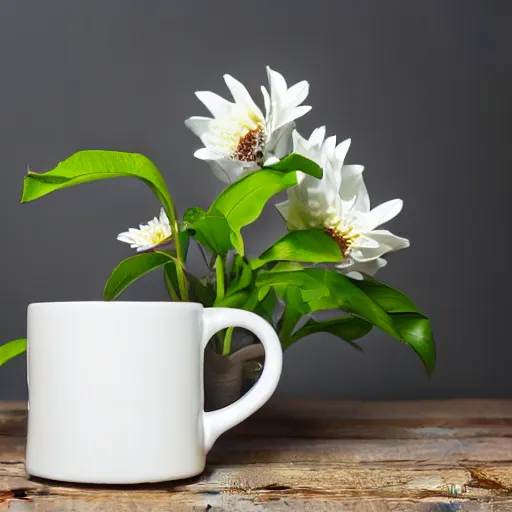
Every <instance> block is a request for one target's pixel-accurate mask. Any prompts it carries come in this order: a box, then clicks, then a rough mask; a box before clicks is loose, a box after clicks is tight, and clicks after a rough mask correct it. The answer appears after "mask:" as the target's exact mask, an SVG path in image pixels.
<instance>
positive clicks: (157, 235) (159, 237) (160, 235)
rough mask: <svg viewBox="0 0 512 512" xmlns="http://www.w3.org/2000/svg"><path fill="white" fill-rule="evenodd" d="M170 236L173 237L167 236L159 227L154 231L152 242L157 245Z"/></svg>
mask: <svg viewBox="0 0 512 512" xmlns="http://www.w3.org/2000/svg"><path fill="white" fill-rule="evenodd" d="M168 238H171V237H169V236H165V233H164V232H163V231H162V230H161V229H159V230H157V231H155V232H154V233H153V236H152V237H151V242H152V243H153V244H155V245H156V244H160V243H162V242H164V241H165V240H167V239H168Z"/></svg>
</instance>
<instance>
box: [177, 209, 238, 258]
mask: <svg viewBox="0 0 512 512" xmlns="http://www.w3.org/2000/svg"><path fill="white" fill-rule="evenodd" d="M183 220H184V223H185V225H186V227H187V228H188V229H189V230H190V232H191V234H192V236H193V237H194V238H195V239H196V240H197V241H198V242H199V243H200V244H202V245H203V246H204V247H206V248H207V249H208V250H209V251H210V252H212V253H214V254H219V255H221V256H222V257H224V256H225V255H226V254H227V253H228V251H230V250H231V249H232V248H233V245H232V243H231V240H230V235H231V234H232V231H231V229H230V227H229V224H228V222H227V220H226V218H225V217H224V216H223V215H222V214H219V213H216V212H213V211H211V212H205V211H204V210H202V209H201V208H198V207H194V208H189V209H188V210H187V211H186V212H185V215H184V217H183Z"/></svg>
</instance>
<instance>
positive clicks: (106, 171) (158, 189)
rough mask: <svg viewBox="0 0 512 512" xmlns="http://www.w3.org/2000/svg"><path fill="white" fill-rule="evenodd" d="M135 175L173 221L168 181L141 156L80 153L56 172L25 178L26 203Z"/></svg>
mask: <svg viewBox="0 0 512 512" xmlns="http://www.w3.org/2000/svg"><path fill="white" fill-rule="evenodd" d="M126 176H131V177H134V178H139V179H140V180H142V181H143V182H144V183H145V184H146V185H148V186H149V188H150V189H151V190H152V191H153V193H154V194H155V195H156V197H157V198H158V200H159V201H160V203H162V205H163V207H164V208H165V211H166V212H167V215H169V218H170V219H172V218H173V217H174V216H173V211H174V209H173V205H172V200H171V197H170V194H169V190H168V189H167V185H166V183H165V180H164V178H163V177H162V175H161V174H160V171H159V170H158V169H157V168H156V166H155V164H153V162H151V160H149V158H147V157H145V156H144V155H140V154H138V153H123V152H120V151H101V150H88V151H79V152H78V153H75V154H74V155H71V156H70V157H69V158H67V159H66V160H64V161H63V162H60V163H59V164H58V165H57V167H55V169H52V170H51V171H48V172H45V173H43V174H37V173H35V172H32V171H29V173H28V174H27V176H26V177H25V181H24V187H23V195H22V198H21V202H22V203H27V202H29V201H34V200H35V199H38V198H40V197H43V196H45V195H47V194H51V193H52V192H55V191H57V190H60V189H63V188H68V187H74V186H75V185H80V184H82V183H89V182H92V181H98V180H104V179H109V178H119V177H126Z"/></svg>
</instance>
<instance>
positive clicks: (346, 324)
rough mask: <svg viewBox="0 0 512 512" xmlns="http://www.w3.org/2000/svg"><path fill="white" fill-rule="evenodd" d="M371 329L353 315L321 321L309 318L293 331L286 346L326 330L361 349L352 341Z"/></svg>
mask: <svg viewBox="0 0 512 512" xmlns="http://www.w3.org/2000/svg"><path fill="white" fill-rule="evenodd" d="M371 330H372V325H371V324H370V323H369V322H367V321H366V320H363V319H362V318H357V317H354V316H344V317H340V318H333V319H331V320H327V321H323V322H317V321H315V320H313V319H311V320H309V321H308V322H307V323H306V324H305V325H304V326H303V327H302V328H301V329H299V330H298V331H297V332H296V333H294V335H293V336H292V337H291V340H290V343H289V344H288V346H289V345H291V344H292V343H295V342H296V341H298V340H300V339H301V338H304V337H305V336H309V335H310V334H315V333H317V332H328V333H330V334H333V335H334V336H338V338H341V339H342V340H343V341H346V342H347V343H349V344H350V345H352V346H353V347H354V348H355V349H357V350H362V349H361V347H360V346H359V345H358V344H357V343H354V340H356V339H358V338H362V337H363V336H365V335H366V334H368V333H369V332H370V331H371ZM284 348H286V347H284Z"/></svg>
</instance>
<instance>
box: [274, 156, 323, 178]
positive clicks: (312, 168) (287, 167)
mask: <svg viewBox="0 0 512 512" xmlns="http://www.w3.org/2000/svg"><path fill="white" fill-rule="evenodd" d="M265 169H274V170H276V171H281V172H283V171H285V172H290V171H302V172H304V173H306V174H309V175H310V176H314V177H315V178H318V179H321V178H322V175H323V172H322V168H321V167H320V166H319V165H318V164H316V163H315V162H313V160H309V158H306V157H305V156H302V155H298V154H297V153H291V154H289V155H288V156H286V157H284V158H283V159H282V160H280V161H279V162H277V163H275V164H272V165H267V166H265Z"/></svg>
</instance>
